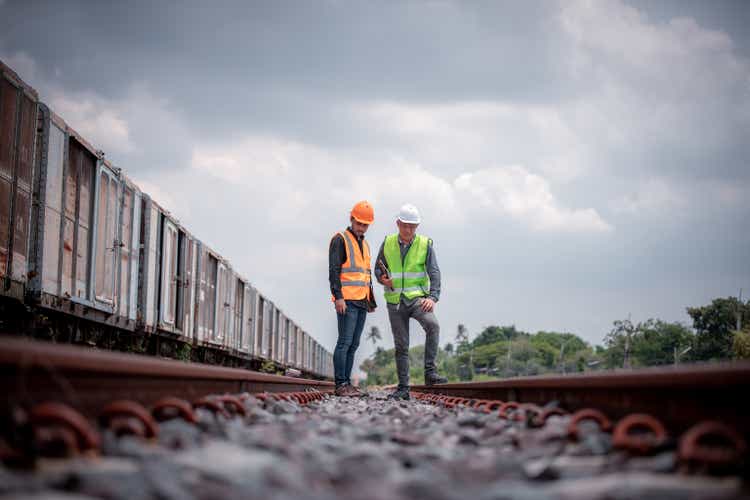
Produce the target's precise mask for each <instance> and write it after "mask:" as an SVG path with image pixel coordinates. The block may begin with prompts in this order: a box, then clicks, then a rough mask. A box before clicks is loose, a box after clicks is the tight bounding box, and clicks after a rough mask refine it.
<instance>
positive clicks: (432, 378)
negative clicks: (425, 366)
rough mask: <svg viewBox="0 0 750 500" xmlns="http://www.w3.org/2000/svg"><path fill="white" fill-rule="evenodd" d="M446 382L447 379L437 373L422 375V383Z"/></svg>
mask: <svg viewBox="0 0 750 500" xmlns="http://www.w3.org/2000/svg"><path fill="white" fill-rule="evenodd" d="M447 383H448V379H447V378H445V377H441V376H440V375H438V374H437V373H433V374H432V375H425V376H424V385H435V384H447Z"/></svg>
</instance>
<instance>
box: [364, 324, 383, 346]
mask: <svg viewBox="0 0 750 500" xmlns="http://www.w3.org/2000/svg"><path fill="white" fill-rule="evenodd" d="M382 338H383V337H382V336H381V335H380V328H378V327H377V326H372V327H371V328H370V331H369V332H367V340H372V345H375V344H377V342H378V340H381V339H382Z"/></svg>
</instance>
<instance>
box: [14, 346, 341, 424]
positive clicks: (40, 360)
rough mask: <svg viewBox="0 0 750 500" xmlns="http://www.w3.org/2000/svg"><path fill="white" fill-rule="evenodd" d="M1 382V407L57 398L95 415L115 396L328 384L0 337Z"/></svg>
mask: <svg viewBox="0 0 750 500" xmlns="http://www.w3.org/2000/svg"><path fill="white" fill-rule="evenodd" d="M0 387H2V388H3V392H4V393H5V397H4V399H3V401H2V405H3V407H2V411H3V412H9V411H12V410H13V409H14V408H16V407H19V406H20V407H25V408H29V407H31V406H34V405H36V404H39V403H42V402H45V401H56V402H61V403H65V404H68V405H70V406H72V407H74V408H76V409H77V410H78V411H80V412H81V413H82V414H84V415H86V416H88V417H95V416H97V415H98V413H99V411H100V410H101V408H103V407H104V406H105V405H106V404H108V403H109V402H111V401H113V400H118V399H127V400H133V401H137V402H139V403H140V404H142V405H145V406H149V405H152V404H153V403H155V402H156V401H158V400H159V399H161V398H163V397H165V396H174V397H177V398H181V399H184V400H188V401H195V400H197V399H199V398H201V397H204V396H208V395H212V394H225V393H229V394H239V393H243V392H250V393H259V392H299V391H306V390H311V389H315V390H319V391H330V390H332V389H333V383H332V382H328V381H320V380H308V379H299V378H294V377H285V376H280V375H271V374H267V373H259V372H253V371H249V370H243V369H238V368H224V367H217V366H210V365H202V364H197V363H187V362H182V361H176V360H166V359H157V358H153V357H147V356H142V355H136V354H128V353H115V352H107V351H97V350H94V349H89V348H84V347H75V346H69V345H61V344H53V343H50V342H38V341H31V340H19V339H15V338H8V337H0ZM5 414H8V413H5Z"/></svg>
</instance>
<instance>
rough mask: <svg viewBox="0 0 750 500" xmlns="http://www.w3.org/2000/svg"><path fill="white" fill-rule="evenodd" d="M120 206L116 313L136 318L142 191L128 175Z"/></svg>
mask: <svg viewBox="0 0 750 500" xmlns="http://www.w3.org/2000/svg"><path fill="white" fill-rule="evenodd" d="M119 209H120V221H121V222H120V227H119V234H118V236H117V239H118V245H117V247H119V258H118V266H117V281H118V283H117V286H118V288H119V291H118V302H117V313H118V315H119V316H120V317H122V318H126V319H128V320H130V321H135V319H136V312H137V293H138V250H139V247H140V223H141V221H140V213H141V195H140V191H139V190H138V188H137V187H135V186H134V185H133V184H132V183H131V182H130V181H128V180H127V179H124V180H123V182H122V190H121V196H120V202H119Z"/></svg>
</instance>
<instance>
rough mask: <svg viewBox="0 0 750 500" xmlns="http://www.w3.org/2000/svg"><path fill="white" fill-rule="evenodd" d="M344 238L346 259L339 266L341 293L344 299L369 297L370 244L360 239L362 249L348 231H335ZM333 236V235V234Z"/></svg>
mask: <svg viewBox="0 0 750 500" xmlns="http://www.w3.org/2000/svg"><path fill="white" fill-rule="evenodd" d="M337 234H338V235H340V236H341V237H342V238H344V243H345V245H344V247H345V249H346V261H345V262H344V264H343V265H342V266H341V274H340V275H339V276H340V278H341V295H343V297H344V300H364V299H369V297H370V280H371V278H370V246H369V245H368V244H367V241H365V240H364V239H363V240H362V250H360V249H359V245H357V244H356V241H355V240H354V236H353V235H352V234H351V233H350V232H349V231H348V230H346V231H343V232H341V233H337ZM334 238H335V236H334Z"/></svg>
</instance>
